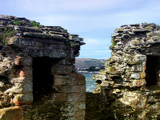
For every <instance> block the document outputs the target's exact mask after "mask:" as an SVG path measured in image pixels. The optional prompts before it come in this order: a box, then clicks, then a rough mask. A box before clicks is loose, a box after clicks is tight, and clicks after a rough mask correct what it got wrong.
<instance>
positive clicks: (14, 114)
mask: <svg viewBox="0 0 160 120" xmlns="http://www.w3.org/2000/svg"><path fill="white" fill-rule="evenodd" d="M83 44H84V43H83V39H82V38H79V37H78V35H74V34H69V33H68V32H67V30H65V29H63V28H62V27H59V26H43V25H40V24H39V23H37V22H35V21H30V20H28V19H26V18H17V17H13V16H0V119H1V120H21V119H23V120H42V119H45V120H53V119H54V120H60V119H66V120H67V119H68V120H75V119H77V120H83V119H84V117H85V78H84V76H82V75H81V74H78V73H76V71H75V66H74V65H73V64H74V62H75V57H76V56H78V55H79V50H80V46H81V45H83Z"/></svg>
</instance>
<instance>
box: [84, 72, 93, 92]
mask: <svg viewBox="0 0 160 120" xmlns="http://www.w3.org/2000/svg"><path fill="white" fill-rule="evenodd" d="M83 75H84V76H85V77H86V92H92V91H93V89H96V82H95V80H93V79H92V76H93V75H94V74H83Z"/></svg>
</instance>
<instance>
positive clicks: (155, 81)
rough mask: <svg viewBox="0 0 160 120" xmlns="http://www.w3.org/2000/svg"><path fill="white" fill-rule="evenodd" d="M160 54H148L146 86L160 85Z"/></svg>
mask: <svg viewBox="0 0 160 120" xmlns="http://www.w3.org/2000/svg"><path fill="white" fill-rule="evenodd" d="M159 75H160V56H147V61H146V82H147V84H146V86H148V87H150V86H158V87H160V76H159Z"/></svg>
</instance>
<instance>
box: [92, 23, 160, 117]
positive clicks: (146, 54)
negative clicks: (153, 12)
mask: <svg viewBox="0 0 160 120" xmlns="http://www.w3.org/2000/svg"><path fill="white" fill-rule="evenodd" d="M110 49H111V50H112V53H111V54H112V56H111V57H110V58H109V59H108V60H107V61H106V63H105V70H101V71H100V73H99V74H97V75H96V76H94V79H96V80H100V81H101V82H102V83H100V84H98V85H97V89H96V90H94V92H95V93H97V92H100V93H101V94H102V97H101V100H102V102H101V106H102V107H101V111H102V112H103V113H104V114H105V119H112V120H114V119H115V120H137V119H138V120H153V119H154V120H159V119H160V112H159V109H160V86H159V66H160V64H159V56H160V26H157V25H155V24H147V23H144V24H134V25H123V26H121V27H120V28H119V29H116V30H115V33H114V34H113V35H112V45H111V46H110ZM155 76H156V77H155Z"/></svg>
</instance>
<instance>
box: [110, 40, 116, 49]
mask: <svg viewBox="0 0 160 120" xmlns="http://www.w3.org/2000/svg"><path fill="white" fill-rule="evenodd" d="M111 43H112V45H111V47H114V46H115V45H116V42H115V41H114V38H112V40H111Z"/></svg>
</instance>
